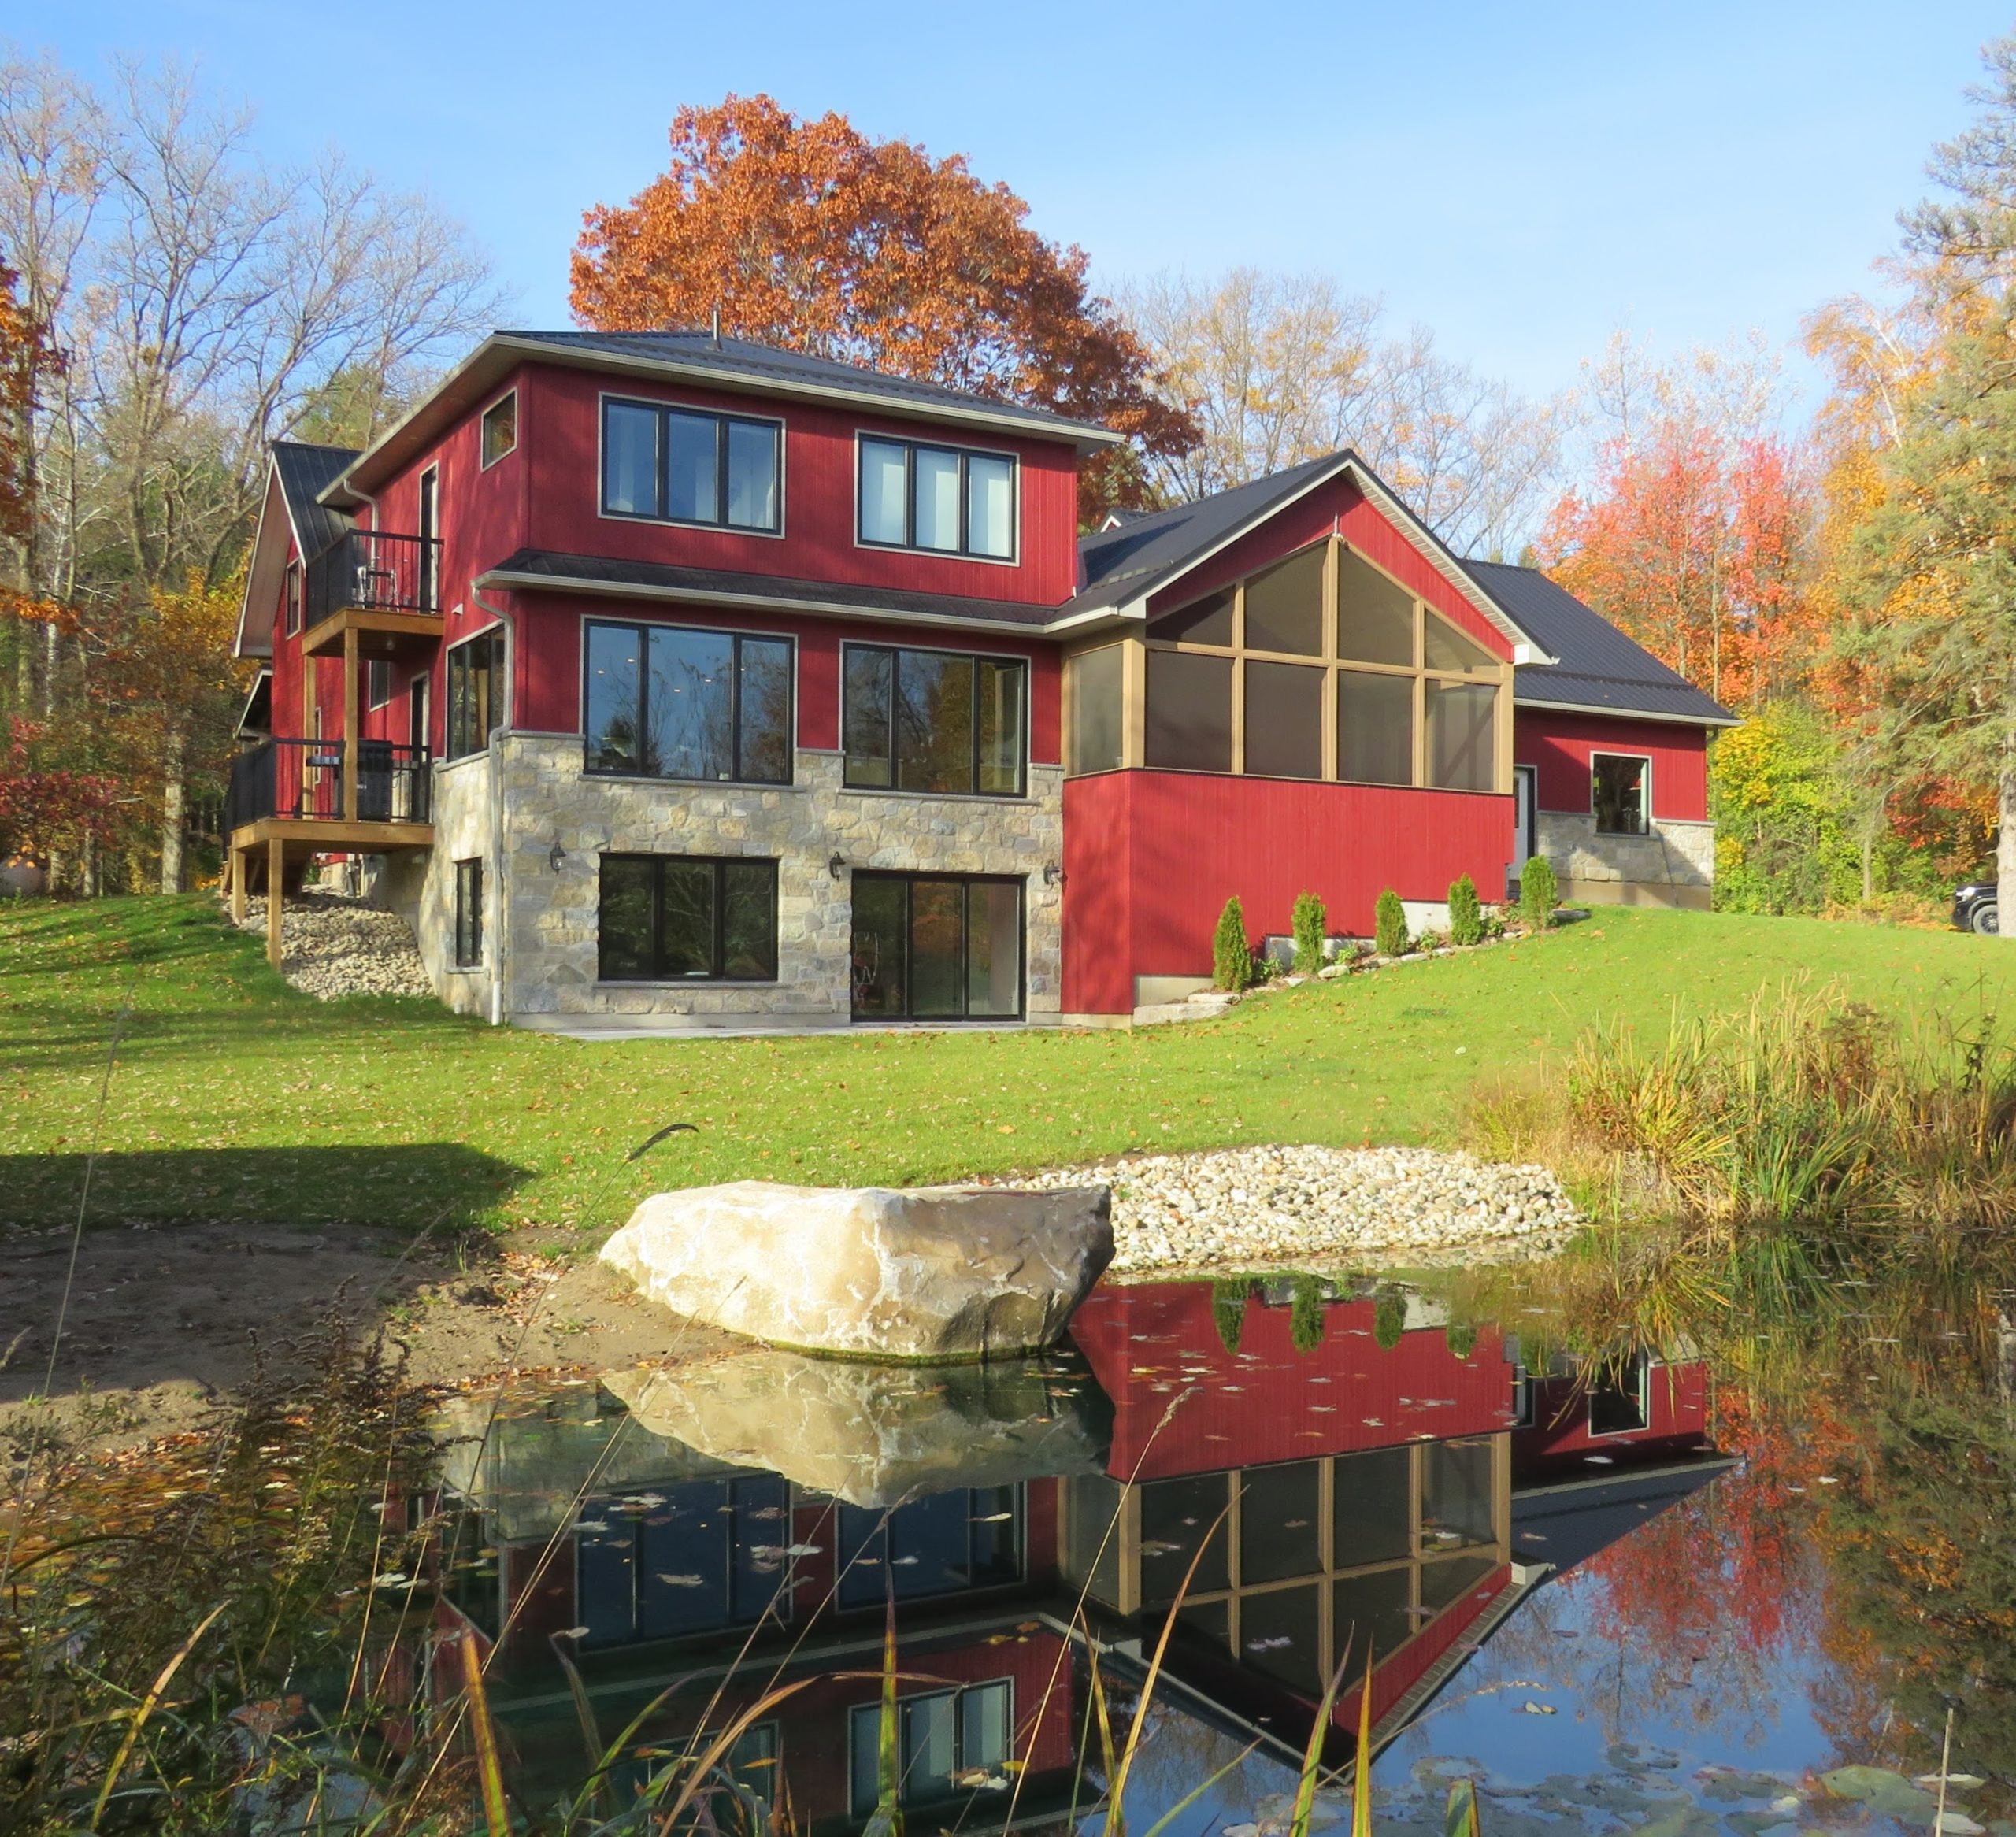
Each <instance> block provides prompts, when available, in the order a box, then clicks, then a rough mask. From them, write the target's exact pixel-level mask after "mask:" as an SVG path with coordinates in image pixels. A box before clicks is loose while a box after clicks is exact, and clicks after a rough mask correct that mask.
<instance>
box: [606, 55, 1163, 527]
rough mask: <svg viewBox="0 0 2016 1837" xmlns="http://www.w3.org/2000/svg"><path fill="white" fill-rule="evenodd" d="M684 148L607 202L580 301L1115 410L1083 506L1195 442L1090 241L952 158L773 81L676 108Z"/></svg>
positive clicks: (1012, 395) (1122, 498) (1139, 489)
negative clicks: (771, 85)
mask: <svg viewBox="0 0 2016 1837" xmlns="http://www.w3.org/2000/svg"><path fill="white" fill-rule="evenodd" d="M671 140H672V163H671V166H670V168H669V170H667V171H666V172H665V173H663V174H662V175H661V176H659V177H658V178H656V179H654V180H652V181H651V183H650V184H648V185H647V186H646V187H644V189H643V191H640V192H639V193H638V194H637V195H636V197H635V198H632V200H631V201H630V202H629V203H628V205H623V206H610V205H597V206H595V208H594V209H591V210H590V211H588V212H587V213H586V215H585V217H584V219H583V222H584V229H583V231H582V234H581V239H580V242H579V243H577V244H576V247H575V250H574V255H573V262H572V281H573V294H572V304H573V311H574V316H575V317H576V320H579V321H580V323H581V324H584V325H587V326H591V327H593V328H595V329H596V330H598V331H647V330H651V329H654V328H662V327H701V326H706V325H708V324H711V323H712V321H713V315H714V314H715V313H719V314H720V322H721V330H722V331H724V332H725V333H728V334H731V335H734V336H736V337H740V338H746V339H753V340H754V341H756V342H758V343H764V344H773V345H780V346H787V347H788V348H791V349H793V350H804V351H809V352H812V353H813V354H816V355H818V356H821V357H832V358H836V359H838V360H839V361H843V362H847V363H854V364H862V365H868V366H869V367H871V368H873V369H879V370H886V371H889V372H893V373H894V374H895V375H897V376H912V377H916V378H918V379H920V380H924V381H927V382H932V383H940V384H943V386H945V387H947V388H953V389H962V390H970V391H974V392H975V393H976V394H981V395H989V396H993V397H995V398H999V399H1000V400H1002V401H1004V402H1018V403H1021V404H1023V405H1025V406H1028V407H1032V408H1041V409H1050V410H1051V411H1052V412H1054V413H1058V414H1063V415H1069V416H1073V417H1077V418H1079V419H1081V420H1090V421H1097V422H1100V423H1102V424H1104V425H1106V427H1109V428H1112V429H1113V430H1114V431H1115V432H1117V433H1121V434H1125V435H1127V436H1128V440H1129V442H1130V443H1131V446H1130V447H1129V448H1127V449H1122V450H1120V451H1119V452H1117V453H1116V454H1110V455H1107V456H1105V457H1102V458H1100V459H1099V460H1097V461H1094V462H1092V463H1091V464H1090V465H1087V466H1086V467H1085V468H1084V471H1083V472H1082V473H1081V475H1080V515H1081V517H1082V518H1084V520H1088V521H1089V520H1091V518H1092V517H1094V516H1095V515H1096V514H1097V513H1099V511H1101V510H1103V509H1106V508H1109V507H1110V506H1115V505H1119V506H1132V505H1136V504H1139V503H1140V502H1143V499H1144V498H1145V497H1146V496H1147V485H1146V482H1145V475H1144V472H1143V467H1142V464H1141V461H1142V458H1143V456H1144V455H1145V456H1152V457H1157V458H1173V457H1176V456H1177V455H1179V454H1182V453H1184V452H1185V451H1187V450H1189V449H1190V448H1191V446H1195V444H1196V442H1197V440H1198V438H1199V435H1198V430H1197V428H1196V426H1195V424H1194V422H1193V421H1192V420H1191V418H1190V417H1189V416H1188V414H1187V413H1184V412H1183V411H1182V410H1181V409H1177V408H1173V407H1171V406H1169V404H1167V403H1166V402H1163V401H1162V400H1160V399H1158V397H1157V395H1156V394H1155V393H1154V388H1153V387H1152V385H1153V383H1154V380H1155V378H1154V369H1153V365H1151V361H1150V359H1149V356H1148V353H1147V348H1146V347H1145V346H1143V344H1142V343H1141V342H1140V339H1138V338H1136V336H1135V335H1134V333H1133V331H1132V330H1131V329H1130V328H1128V326H1127V324H1125V322H1124V321H1123V320H1121V317H1119V315H1118V314H1117V313H1116V312H1115V310H1114V308H1113V306H1111V305H1110V303H1109V302H1106V300H1103V299H1101V298H1098V297H1097V296H1096V295H1094V294H1091V293H1090V292H1088V289H1087V286H1086V278H1085V277H1086V269H1087V265H1088V264H1087V261H1086V257H1085V255H1084V251H1083V250H1079V249H1076V248H1069V249H1060V248H1058V246H1056V245H1055V244H1054V243H1049V242H1047V241H1045V240H1044V239H1043V238H1042V237H1041V236H1039V235H1037V234H1036V231H1033V230H1032V229H1031V228H1029V227H1028V222H1027V218H1028V206H1027V205H1026V204H1025V203H1024V202H1022V200H1021V198H1017V196H1016V195H1015V194H1014V192H1012V191H1010V190H1009V189H1008V187H1006V186H1005V185H1001V184H994V185H989V184H986V183H983V182H982V181H981V180H979V179H977V178H976V177H975V176H973V173H972V172H970V171H969V169H968V168H967V165H966V161H965V158H964V157H962V156H961V155H958V154H954V155H952V156H951V157H949V158H947V159H942V160H933V159H932V157H930V156H929V155H928V154H927V153H926V152H925V150H924V149H923V148H922V147H921V146H911V145H910V144H909V143H907V142H904V141H900V140H884V141H873V140H870V139H868V138H867V137H866V136H865V135H862V134H861V133H860V132H859V131H857V130H856V129H855V128H854V127H853V126H852V125H851V124H850V123H849V122H848V121H847V118H846V117H844V116H842V115H838V114H832V113H828V114H826V115H823V116H821V117H820V118H819V119H818V120H813V121H807V120H800V119H799V117H797V116H795V115H794V114H791V113H790V112H789V111H787V109H783V108H780V106H778V105H777V104H776V102H773V100H772V99H771V98H769V96H766V95H758V96H750V97H742V96H729V97H728V98H727V99H726V100H725V101H724V102H721V104H720V106H717V107H715V108H706V109H703V108H695V107H687V108H684V109H680V111H679V113H678V114H677V115H676V117H674V118H673V124H672V131H671Z"/></svg>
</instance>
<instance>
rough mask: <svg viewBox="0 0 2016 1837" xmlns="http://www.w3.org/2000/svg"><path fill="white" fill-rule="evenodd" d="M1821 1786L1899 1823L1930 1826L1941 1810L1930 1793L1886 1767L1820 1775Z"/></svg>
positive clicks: (1836, 1795)
mask: <svg viewBox="0 0 2016 1837" xmlns="http://www.w3.org/2000/svg"><path fill="white" fill-rule="evenodd" d="M1820 1783H1821V1785H1822V1786H1824V1787H1826V1788H1827V1790H1828V1791H1829V1792H1831V1793H1832V1794H1833V1795H1834V1796H1835V1797H1836V1798H1854V1799H1859V1800H1861V1801H1862V1803H1863V1804H1864V1805H1866V1806H1868V1807H1869V1808H1870V1809H1871V1810H1872V1811H1878V1812H1881V1813H1883V1814H1884V1817H1891V1818H1895V1819H1896V1820H1898V1821H1899V1823H1900V1824H1929V1823H1931V1821H1932V1819H1933V1814H1934V1813H1936V1811H1937V1810H1938V1809H1939V1802H1938V1800H1936V1798H1933V1796H1932V1794H1930V1793H1929V1792H1927V1791H1925V1790H1924V1789H1923V1788H1922V1787H1916V1786H1914V1785H1912V1783H1910V1780H1907V1779H1906V1778H1905V1777H1904V1776H1903V1774H1901V1773H1893V1772H1891V1771H1890V1769H1889V1768H1887V1767H1836V1768H1835V1769H1834V1770H1833V1772H1831V1773H1823V1774H1821V1776H1820Z"/></svg>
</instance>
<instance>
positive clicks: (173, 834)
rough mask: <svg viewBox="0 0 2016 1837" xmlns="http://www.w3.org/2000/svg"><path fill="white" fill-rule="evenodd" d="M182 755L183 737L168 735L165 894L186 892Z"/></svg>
mask: <svg viewBox="0 0 2016 1837" xmlns="http://www.w3.org/2000/svg"><path fill="white" fill-rule="evenodd" d="M182 755H183V744H182V736H181V735H180V734H179V733H175V734H171V735H169V740H168V747H167V771H166V773H165V776H164V778H163V780H162V783H161V891H162V892H164V893H181V892H184V891H187V889H186V888H185V887H184V886H183V873H184V870H183V839H184V834H185V831H186V829H187V815H186V813H185V811H184V809H183V806H184V803H185V802H186V801H187V784H186V783H185V782H184V779H183V770H182Z"/></svg>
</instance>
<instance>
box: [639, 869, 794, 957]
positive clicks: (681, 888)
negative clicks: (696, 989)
mask: <svg viewBox="0 0 2016 1837" xmlns="http://www.w3.org/2000/svg"><path fill="white" fill-rule="evenodd" d="M599 932H600V957H601V967H600V970H599V974H600V976H601V977H602V980H603V981H604V982H775V981H776V976H777V864H776V862H775V861H751V860H747V859H741V858H731V859H727V860H717V859H713V858H710V857H703V856H698V855H624V854H606V855H604V856H603V857H602V904H601V913H600V917H599Z"/></svg>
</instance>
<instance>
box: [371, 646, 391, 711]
mask: <svg viewBox="0 0 2016 1837" xmlns="http://www.w3.org/2000/svg"><path fill="white" fill-rule="evenodd" d="M381 683H382V684H383V685H384V691H385V692H384V694H382V695H381V694H379V692H378V691H379V687H380V684H381ZM391 702H392V660H391V658H390V657H366V658H365V660H364V706H365V707H366V708H369V709H373V710H376V709H380V708H389V707H390V706H391Z"/></svg>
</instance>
